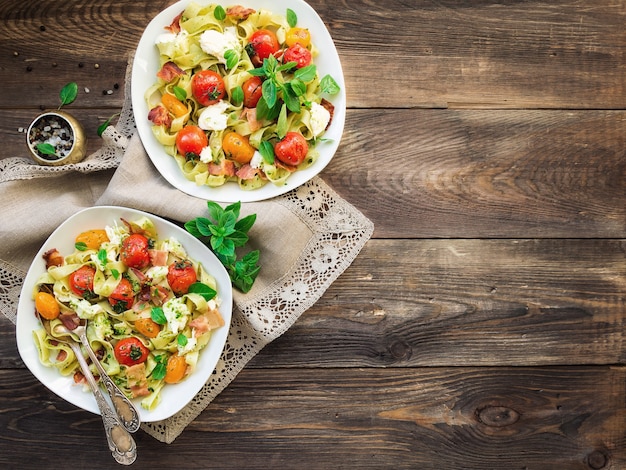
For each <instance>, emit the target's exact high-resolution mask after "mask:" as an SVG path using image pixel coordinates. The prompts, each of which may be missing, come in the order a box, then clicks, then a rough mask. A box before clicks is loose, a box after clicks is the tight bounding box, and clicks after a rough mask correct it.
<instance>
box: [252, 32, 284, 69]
mask: <svg viewBox="0 0 626 470" xmlns="http://www.w3.org/2000/svg"><path fill="white" fill-rule="evenodd" d="M278 48H279V44H278V39H277V38H276V34H274V32H273V31H270V30H269V29H259V30H258V31H255V32H254V33H252V35H251V36H250V40H249V41H248V45H247V46H246V51H247V52H248V55H249V56H250V60H251V61H252V63H253V64H254V65H255V66H256V67H260V66H261V65H263V59H267V58H268V57H269V56H270V55H272V54H275V53H276V52H278Z"/></svg>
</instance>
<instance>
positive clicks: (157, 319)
mask: <svg viewBox="0 0 626 470" xmlns="http://www.w3.org/2000/svg"><path fill="white" fill-rule="evenodd" d="M150 318H152V321H153V322H154V323H158V324H159V325H165V324H166V323H167V318H166V317H165V313H163V309H162V308H161V307H152V310H150Z"/></svg>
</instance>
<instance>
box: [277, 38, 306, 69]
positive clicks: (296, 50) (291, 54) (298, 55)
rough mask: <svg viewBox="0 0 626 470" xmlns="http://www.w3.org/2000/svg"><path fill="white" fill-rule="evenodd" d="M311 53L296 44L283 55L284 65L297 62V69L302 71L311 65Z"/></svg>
mask: <svg viewBox="0 0 626 470" xmlns="http://www.w3.org/2000/svg"><path fill="white" fill-rule="evenodd" d="M311 59H312V56H311V51H309V50H308V49H307V48H306V47H302V46H301V45H300V43H295V44H294V45H293V46H291V47H290V48H289V49H287V50H286V51H285V53H284V54H283V64H286V63H287V62H295V63H296V68H297V69H301V68H302V67H306V66H307V65H310V64H311Z"/></svg>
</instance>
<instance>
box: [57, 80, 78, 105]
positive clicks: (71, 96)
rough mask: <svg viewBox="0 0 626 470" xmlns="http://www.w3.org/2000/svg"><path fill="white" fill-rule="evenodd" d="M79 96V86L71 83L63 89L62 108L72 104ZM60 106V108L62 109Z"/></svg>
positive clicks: (61, 96) (60, 94)
mask: <svg viewBox="0 0 626 470" xmlns="http://www.w3.org/2000/svg"><path fill="white" fill-rule="evenodd" d="M76 96H78V85H77V84H76V82H70V83H68V84H67V85H65V86H64V87H63V88H61V92H60V93H59V98H61V106H64V105H66V104H70V103H72V102H73V101H74V100H75V99H76ZM61 106H59V108H60V107H61Z"/></svg>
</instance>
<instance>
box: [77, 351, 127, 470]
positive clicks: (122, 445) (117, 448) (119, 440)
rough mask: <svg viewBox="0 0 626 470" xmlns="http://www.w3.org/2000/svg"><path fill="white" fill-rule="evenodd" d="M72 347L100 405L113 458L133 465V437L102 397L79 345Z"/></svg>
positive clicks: (124, 463) (123, 463)
mask: <svg viewBox="0 0 626 470" xmlns="http://www.w3.org/2000/svg"><path fill="white" fill-rule="evenodd" d="M70 346H71V348H72V351H73V352H74V355H75V356H76V359H77V360H78V363H79V364H80V368H81V370H82V371H83V375H84V376H85V378H86V379H87V382H88V383H89V386H90V387H91V391H92V392H93V396H94V397H95V399H96V403H97V404H98V409H99V410H100V416H101V417H102V423H103V424H104V433H105V435H106V438H107V442H108V444H109V449H110V450H111V454H112V455H113V458H114V459H115V460H116V461H117V462H118V463H120V464H122V465H130V464H132V463H133V462H134V461H135V459H136V458H137V444H136V443H135V440H134V439H133V436H132V435H131V434H130V433H129V432H128V431H127V430H126V429H125V428H124V426H122V424H121V423H120V421H119V419H118V418H117V414H116V413H115V412H114V411H113V410H112V409H111V407H110V406H109V403H108V402H107V401H106V399H105V398H104V395H102V392H101V391H100V388H99V387H98V384H97V383H96V379H95V378H94V376H93V374H92V373H91V370H89V365H88V364H87V361H86V360H85V358H84V357H83V353H82V351H81V349H80V346H79V345H78V343H73V342H72V343H70Z"/></svg>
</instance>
